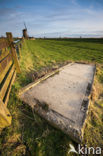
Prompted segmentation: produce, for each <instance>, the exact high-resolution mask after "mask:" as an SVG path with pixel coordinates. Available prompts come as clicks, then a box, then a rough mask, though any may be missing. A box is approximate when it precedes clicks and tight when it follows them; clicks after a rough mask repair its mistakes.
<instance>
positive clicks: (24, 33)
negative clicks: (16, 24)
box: [23, 22, 28, 39]
mask: <svg viewBox="0 0 103 156" xmlns="http://www.w3.org/2000/svg"><path fill="white" fill-rule="evenodd" d="M24 27H25V29H23V37H24V38H26V39H28V34H27V27H26V24H25V22H24Z"/></svg>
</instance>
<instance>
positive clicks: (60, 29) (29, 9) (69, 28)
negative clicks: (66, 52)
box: [0, 0, 103, 37]
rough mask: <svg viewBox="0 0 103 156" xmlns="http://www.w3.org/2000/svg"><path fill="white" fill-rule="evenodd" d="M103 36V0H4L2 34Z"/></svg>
mask: <svg viewBox="0 0 103 156" xmlns="http://www.w3.org/2000/svg"><path fill="white" fill-rule="evenodd" d="M24 21H25V23H26V25H27V28H28V34H29V36H36V37H43V36H46V37H60V36H61V37H64V36H65V37H79V36H85V37H88V36H89V37H102V36H103V0H0V36H1V35H4V34H5V32H12V33H13V35H14V36H22V29H23V28H24Z"/></svg>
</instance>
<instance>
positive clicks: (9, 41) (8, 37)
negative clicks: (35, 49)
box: [6, 32, 20, 73]
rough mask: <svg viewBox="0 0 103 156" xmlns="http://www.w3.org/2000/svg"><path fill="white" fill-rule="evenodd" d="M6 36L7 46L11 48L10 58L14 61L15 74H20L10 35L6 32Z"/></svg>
mask: <svg viewBox="0 0 103 156" xmlns="http://www.w3.org/2000/svg"><path fill="white" fill-rule="evenodd" d="M6 36H7V40H8V44H9V46H10V48H11V54H12V58H13V60H14V64H15V67H16V71H17V73H20V66H19V62H18V57H17V54H16V50H15V47H14V44H13V37H12V33H10V32H7V33H6Z"/></svg>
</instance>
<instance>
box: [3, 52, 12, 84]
mask: <svg viewBox="0 0 103 156" xmlns="http://www.w3.org/2000/svg"><path fill="white" fill-rule="evenodd" d="M12 63H13V61H12V58H11V55H10V54H9V55H8V56H7V57H6V58H5V59H4V60H3V61H2V62H0V83H1V82H2V80H3V79H4V77H5V75H6V73H7V71H8V70H9V68H10V66H11V64H12Z"/></svg>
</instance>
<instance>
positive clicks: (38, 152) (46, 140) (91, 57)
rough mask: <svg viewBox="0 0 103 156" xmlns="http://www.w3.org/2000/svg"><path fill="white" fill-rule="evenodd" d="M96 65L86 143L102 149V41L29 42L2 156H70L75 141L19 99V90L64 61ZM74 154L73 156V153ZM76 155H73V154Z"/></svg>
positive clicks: (0, 149) (0, 147) (0, 141)
mask: <svg viewBox="0 0 103 156" xmlns="http://www.w3.org/2000/svg"><path fill="white" fill-rule="evenodd" d="M67 60H69V61H81V62H87V63H96V65H97V71H96V76H95V81H94V87H93V92H92V97H91V100H90V102H91V106H90V111H89V116H88V120H87V124H86V128H85V133H84V140H83V144H87V145H88V146H94V147H96V146H100V147H102V148H103V40H102V39H89V40H87V39H70V40H53V39H52V40H39V39H38V40H34V41H33V40H28V41H24V43H23V47H22V49H21V59H20V68H21V71H22V72H21V74H20V75H17V77H16V81H15V83H14V85H13V87H12V91H11V95H10V100H9V104H8V108H9V110H10V112H11V114H12V116H13V121H12V125H11V126H10V127H8V128H6V129H5V130H3V131H2V134H1V138H0V152H1V153H0V155H2V156H6V155H7V156H9V155H10V156H21V155H27V156H29V155H30V156H67V155H68V150H69V143H72V144H74V145H75V147H77V145H76V144H75V143H74V142H72V140H71V139H70V138H69V137H68V136H66V135H65V134H63V133H62V132H61V131H59V130H57V129H55V128H53V127H51V126H50V125H48V124H47V122H46V121H45V120H43V119H42V118H40V117H39V116H38V115H36V114H35V113H34V111H33V110H32V109H31V108H29V107H28V106H27V105H25V104H23V103H22V102H21V101H20V100H19V99H18V97H17V93H18V91H19V89H20V88H22V87H23V86H25V85H27V84H28V83H30V82H32V81H35V79H36V78H37V77H38V76H37V75H38V74H39V73H41V71H45V70H47V69H49V70H50V69H51V68H52V66H56V65H58V64H63V62H65V61H67ZM71 155H72V154H71ZM73 155H74V154H73Z"/></svg>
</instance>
